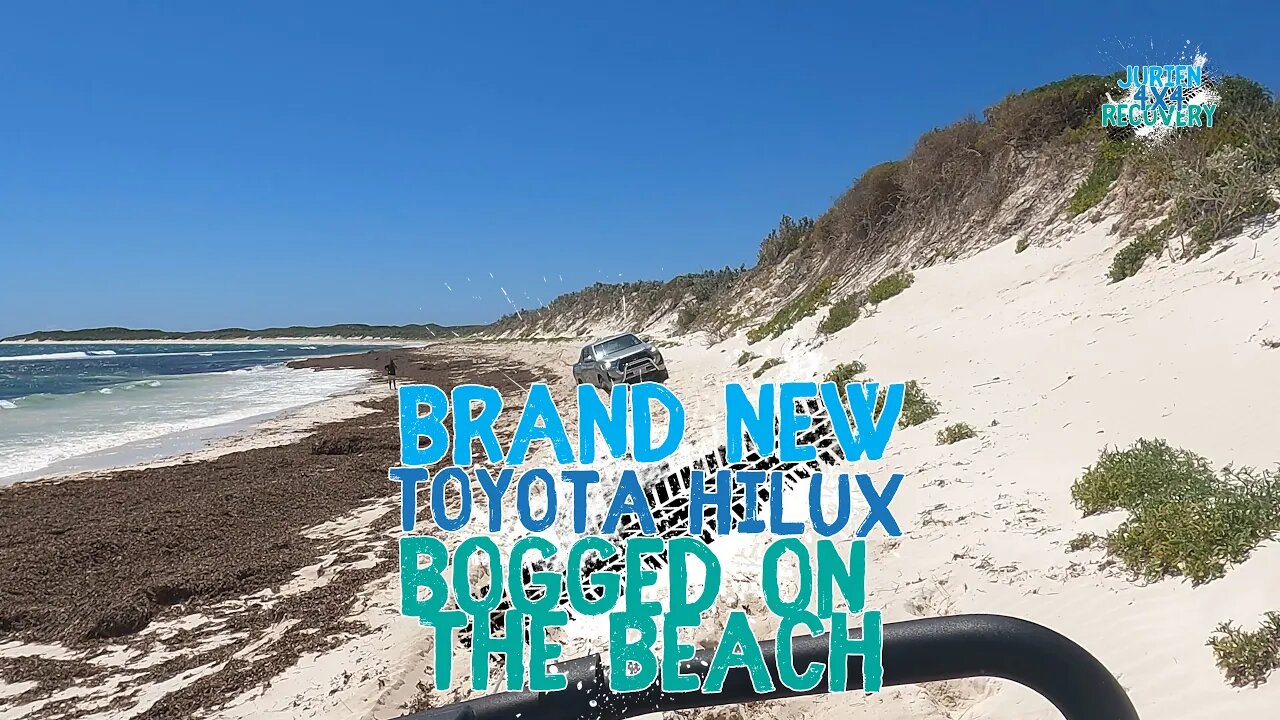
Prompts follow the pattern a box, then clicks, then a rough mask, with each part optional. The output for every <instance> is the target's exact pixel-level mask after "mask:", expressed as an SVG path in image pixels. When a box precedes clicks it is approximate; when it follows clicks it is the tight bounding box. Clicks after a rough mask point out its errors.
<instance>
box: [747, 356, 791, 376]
mask: <svg viewBox="0 0 1280 720" xmlns="http://www.w3.org/2000/svg"><path fill="white" fill-rule="evenodd" d="M785 362H786V360H783V359H782V358H776V357H774V358H769V359H768V360H765V361H764V362H762V363H760V367H758V368H756V371H755V372H753V373H751V377H753V378H757V379H758V378H759V377H760V376H761V375H764V374H765V373H766V372H768V371H769V370H770V369H772V368H775V367H778V366H779V365H782V364H783V363H785Z"/></svg>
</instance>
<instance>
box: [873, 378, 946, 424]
mask: <svg viewBox="0 0 1280 720" xmlns="http://www.w3.org/2000/svg"><path fill="white" fill-rule="evenodd" d="M863 382H870V381H868V380H864V381H863ZM887 397H888V391H887V390H886V389H885V387H884V386H883V385H882V386H881V387H880V391H879V395H878V396H877V397H876V408H875V416H876V417H877V418H878V417H880V412H881V411H882V410H884V402H885V399H886V398H887ZM938 412H939V408H938V403H937V402H936V401H934V399H933V398H931V397H929V395H928V394H927V393H925V391H924V388H922V387H920V383H918V382H916V381H915V380H908V381H907V382H906V383H905V384H904V387H903V392H902V414H901V415H899V416H898V427H900V428H909V427H911V426H913V425H919V424H920V423H923V422H926V421H928V420H932V419H933V418H935V417H937V415H938Z"/></svg>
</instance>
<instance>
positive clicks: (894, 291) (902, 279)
mask: <svg viewBox="0 0 1280 720" xmlns="http://www.w3.org/2000/svg"><path fill="white" fill-rule="evenodd" d="M915 281H916V278H915V276H914V275H912V274H911V273H910V272H907V271H905V270H899V271H898V272H895V273H892V274H890V275H886V276H885V277H882V278H880V279H879V280H877V281H876V282H875V283H874V284H873V285H872V286H871V287H870V288H868V289H867V302H869V303H871V304H872V305H879V304H880V303H882V302H884V301H885V300H888V299H889V298H891V297H894V296H896V295H900V294H901V293H902V291H904V290H906V289H907V288H909V287H911V283H913V282H915Z"/></svg>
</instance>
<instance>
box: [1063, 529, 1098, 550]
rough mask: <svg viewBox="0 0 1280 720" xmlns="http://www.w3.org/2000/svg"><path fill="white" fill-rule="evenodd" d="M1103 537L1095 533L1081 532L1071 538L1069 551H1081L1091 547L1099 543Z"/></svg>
mask: <svg viewBox="0 0 1280 720" xmlns="http://www.w3.org/2000/svg"><path fill="white" fill-rule="evenodd" d="M1101 540H1102V538H1100V537H1098V536H1097V535H1094V534H1093V533H1080V534H1079V535H1077V536H1075V537H1073V538H1071V542H1069V543H1067V552H1080V551H1081V550H1084V549H1085V548H1091V547H1093V546H1094V545H1097V544H1098V542H1099V541H1101Z"/></svg>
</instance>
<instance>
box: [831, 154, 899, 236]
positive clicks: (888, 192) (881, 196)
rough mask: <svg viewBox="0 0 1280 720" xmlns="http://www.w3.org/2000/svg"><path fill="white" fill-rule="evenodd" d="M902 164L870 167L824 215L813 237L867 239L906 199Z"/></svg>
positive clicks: (888, 163)
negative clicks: (904, 197) (904, 196)
mask: <svg viewBox="0 0 1280 720" xmlns="http://www.w3.org/2000/svg"><path fill="white" fill-rule="evenodd" d="M901 174H902V163H899V162H886V163H880V164H879V165H875V166H872V167H870V168H867V170H866V172H864V173H862V175H861V176H860V177H859V178H858V179H857V180H855V181H854V183H853V185H851V186H850V187H849V189H848V190H846V191H845V192H844V194H843V195H841V196H840V197H839V198H837V199H836V201H835V203H834V204H833V205H832V206H831V208H830V209H828V210H827V211H826V212H825V213H823V214H822V216H821V217H819V218H818V223H817V232H815V233H813V235H812V236H811V237H812V238H814V239H816V240H819V241H825V242H832V241H834V240H837V239H839V238H843V237H848V238H852V239H853V240H855V241H859V240H866V239H867V238H868V237H870V236H871V235H872V234H873V233H874V232H875V231H876V230H877V229H879V228H880V226H881V225H883V224H884V223H885V222H887V221H888V220H889V219H890V218H891V217H892V216H893V213H894V212H895V211H896V210H897V209H898V205H899V203H901V202H902V180H901Z"/></svg>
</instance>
